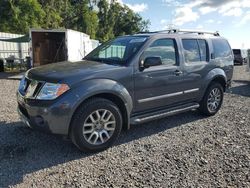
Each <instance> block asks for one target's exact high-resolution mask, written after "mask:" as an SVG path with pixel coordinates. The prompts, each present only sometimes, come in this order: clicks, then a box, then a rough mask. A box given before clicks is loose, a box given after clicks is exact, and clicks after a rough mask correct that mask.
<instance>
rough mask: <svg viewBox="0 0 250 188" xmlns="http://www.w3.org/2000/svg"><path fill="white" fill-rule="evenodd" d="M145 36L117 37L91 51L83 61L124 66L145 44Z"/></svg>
mask: <svg viewBox="0 0 250 188" xmlns="http://www.w3.org/2000/svg"><path fill="white" fill-rule="evenodd" d="M146 40H147V37H145V36H143V37H142V36H129V37H119V38H117V39H114V40H112V41H109V42H107V43H105V44H103V45H101V46H99V47H98V48H96V49H95V50H93V51H92V52H91V53H90V54H89V55H87V56H86V57H85V58H84V59H86V60H92V61H100V62H104V63H116V64H125V63H126V62H127V60H129V59H130V58H131V57H133V55H134V54H135V53H136V52H137V51H138V50H139V49H140V48H141V46H142V45H143V44H144V43H145V41H146Z"/></svg>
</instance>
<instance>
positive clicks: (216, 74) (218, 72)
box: [201, 68, 227, 99]
mask: <svg viewBox="0 0 250 188" xmlns="http://www.w3.org/2000/svg"><path fill="white" fill-rule="evenodd" d="M216 78H222V79H223V80H224V81H225V83H227V76H226V73H225V71H224V70H223V69H221V68H215V69H212V70H210V71H209V72H208V74H207V75H206V77H205V79H204V80H205V81H204V82H203V84H202V88H201V91H202V92H201V99H202V98H203V96H204V94H205V92H206V90H207V88H208V86H209V84H210V83H211V82H212V81H213V80H214V79H216Z"/></svg>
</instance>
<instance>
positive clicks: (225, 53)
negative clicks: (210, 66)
mask: <svg viewBox="0 0 250 188" xmlns="http://www.w3.org/2000/svg"><path fill="white" fill-rule="evenodd" d="M212 43H213V48H214V56H215V58H222V57H229V56H231V55H232V50H231V47H230V46H229V44H228V42H227V40H225V39H212Z"/></svg>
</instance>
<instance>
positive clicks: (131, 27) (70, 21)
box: [0, 0, 150, 42]
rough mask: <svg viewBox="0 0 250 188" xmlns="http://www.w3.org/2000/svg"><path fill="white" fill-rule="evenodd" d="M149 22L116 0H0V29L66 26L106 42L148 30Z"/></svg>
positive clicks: (20, 30) (13, 30) (15, 30)
mask: <svg viewBox="0 0 250 188" xmlns="http://www.w3.org/2000/svg"><path fill="white" fill-rule="evenodd" d="M149 24H150V22H149V20H144V19H143V18H142V17H141V16H140V15H139V14H137V13H135V12H133V11H132V10H131V9H130V8H129V7H127V6H126V5H121V4H120V3H117V2H116V1H115V0H0V31H1V32H10V33H19V34H27V33H28V31H29V28H44V29H57V28H67V29H74V30H77V31H81V32H84V33H87V34H88V35H90V36H91V38H93V39H97V40H100V41H101V42H105V41H107V40H110V39H112V38H114V37H116V36H121V35H128V34H134V33H137V32H140V31H146V30H148V26H149Z"/></svg>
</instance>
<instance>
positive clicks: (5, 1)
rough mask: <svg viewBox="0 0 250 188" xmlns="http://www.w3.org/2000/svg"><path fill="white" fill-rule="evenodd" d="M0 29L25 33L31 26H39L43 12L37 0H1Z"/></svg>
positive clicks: (43, 15)
mask: <svg viewBox="0 0 250 188" xmlns="http://www.w3.org/2000/svg"><path fill="white" fill-rule="evenodd" d="M0 17H1V19H0V30H1V31H4V32H11V33H22V34H25V33H27V32H28V31H29V28H31V27H40V26H41V25H42V21H43V19H44V17H45V12H44V11H43V10H42V8H41V5H40V4H39V3H38V2H37V0H1V1H0Z"/></svg>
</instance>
